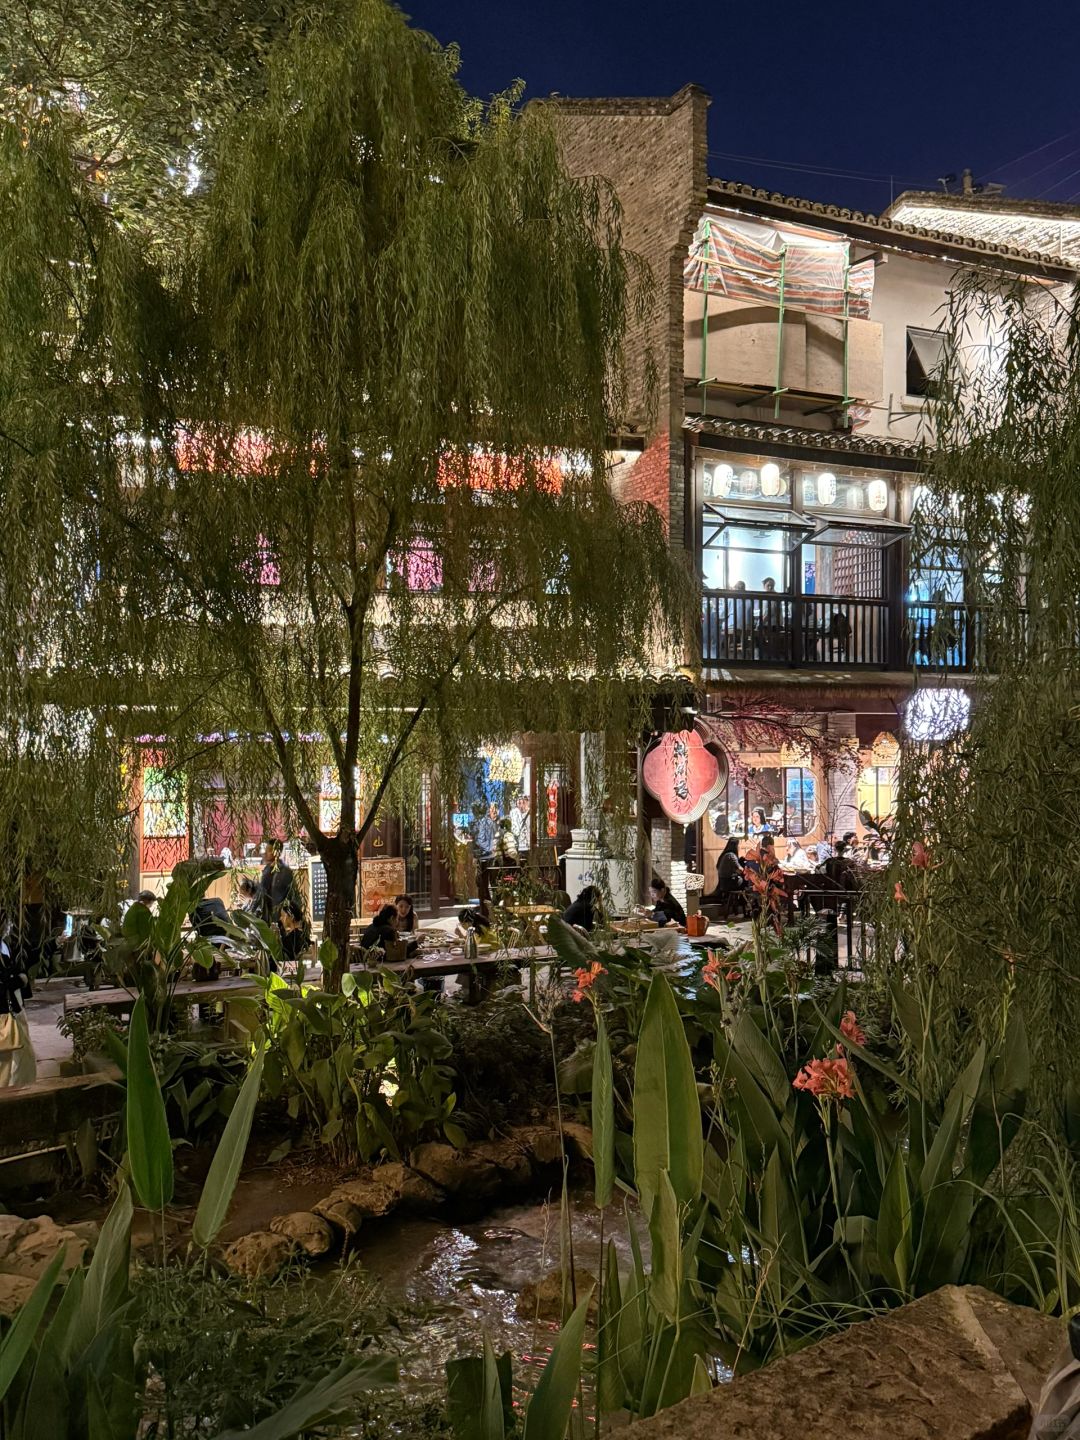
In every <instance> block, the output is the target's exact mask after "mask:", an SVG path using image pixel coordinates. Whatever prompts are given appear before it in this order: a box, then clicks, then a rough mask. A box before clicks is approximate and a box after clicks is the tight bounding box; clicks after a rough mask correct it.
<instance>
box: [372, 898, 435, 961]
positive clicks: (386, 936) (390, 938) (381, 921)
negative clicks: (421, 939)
mask: <svg viewBox="0 0 1080 1440" xmlns="http://www.w3.org/2000/svg"><path fill="white" fill-rule="evenodd" d="M398 928H399V927H398V912H397V906H396V905H384V906H383V907H382V909H381V910H380V911H379V913H378V914H377V915H376V916H375V918H374V919H373V920H372V922H371V924H370V925H369V926H368V927H367V929H366V930H365V931H364V933H363V934H362V935H361V936H360V948H361V950H382V951H383V952H384V953H385V952H386V947H387V945H388V944H393V943H394V942H395V941H396V940H397V939H398V938H399V936H398ZM419 949H420V947H419V945H417V943H416V941H415V940H410V941H409V943H408V945H407V947H406V950H405V954H406V955H407V956H408V957H409V958H410V959H411V958H412V956H413V955H415V954H416V952H417V951H418V950H419Z"/></svg>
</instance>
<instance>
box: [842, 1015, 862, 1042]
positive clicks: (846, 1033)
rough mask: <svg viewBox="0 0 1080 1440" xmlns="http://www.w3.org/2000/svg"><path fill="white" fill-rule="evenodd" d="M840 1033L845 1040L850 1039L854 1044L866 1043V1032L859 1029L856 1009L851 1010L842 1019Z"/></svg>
mask: <svg viewBox="0 0 1080 1440" xmlns="http://www.w3.org/2000/svg"><path fill="white" fill-rule="evenodd" d="M840 1034H841V1035H843V1037H844V1039H845V1040H850V1041H851V1043H852V1045H865V1044H866V1032H865V1031H864V1030H860V1029H859V1023H858V1021H857V1020H856V1019H855V1011H854V1010H849V1011H848V1012H847V1013H846V1014H845V1016H844V1018H843V1019H842V1020H841V1021H840ZM838 1048H839V1047H838Z"/></svg>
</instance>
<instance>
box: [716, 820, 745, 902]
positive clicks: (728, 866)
mask: <svg viewBox="0 0 1080 1440" xmlns="http://www.w3.org/2000/svg"><path fill="white" fill-rule="evenodd" d="M745 889H746V876H745V875H744V874H743V867H742V861H741V860H740V859H739V837H738V836H737V835H732V836H731V838H730V839H729V840H728V842H727V844H726V845H725V846H724V848H723V850H721V852H720V859H719V860H717V862H716V889H715V890H714V891H713V894H714V895H732V894H734V893H735V891H736V890H745Z"/></svg>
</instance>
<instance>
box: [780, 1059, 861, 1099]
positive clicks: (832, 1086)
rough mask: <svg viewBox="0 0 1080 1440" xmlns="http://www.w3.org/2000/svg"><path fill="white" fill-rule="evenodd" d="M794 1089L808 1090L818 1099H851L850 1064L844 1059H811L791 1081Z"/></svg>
mask: <svg viewBox="0 0 1080 1440" xmlns="http://www.w3.org/2000/svg"><path fill="white" fill-rule="evenodd" d="M791 1083H792V1085H794V1087H795V1089H796V1090H809V1092H810V1094H811V1095H814V1096H816V1097H817V1098H818V1099H819V1100H835V1101H837V1103H839V1102H840V1101H841V1100H853V1099H854V1098H855V1086H854V1084H853V1083H852V1075H851V1066H850V1065H849V1064H848V1062H847V1061H846V1060H844V1059H840V1060H811V1061H810V1062H809V1064H807V1065H804V1066H803V1068H802V1069H801V1070H800V1071H799V1073H798V1074H797V1075H796V1076H795V1079H794V1080H793V1081H792V1082H791Z"/></svg>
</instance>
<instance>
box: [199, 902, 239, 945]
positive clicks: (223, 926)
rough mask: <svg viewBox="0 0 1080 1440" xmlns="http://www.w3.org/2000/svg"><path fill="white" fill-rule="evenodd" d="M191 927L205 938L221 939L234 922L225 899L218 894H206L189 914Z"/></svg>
mask: <svg viewBox="0 0 1080 1440" xmlns="http://www.w3.org/2000/svg"><path fill="white" fill-rule="evenodd" d="M188 919H189V920H190V921H191V928H192V929H193V930H194V931H195V934H196V935H201V936H202V937H203V939H204V940H215V939H221V938H222V937H224V936H225V935H227V934H228V933H229V930H228V927H229V926H230V925H231V924H232V921H231V920H230V918H229V912H228V910H226V909H225V901H224V900H222V899H221V898H220V897H219V896H217V895H204V896H203V898H202V899H201V900H200V901H199V903H198V904H197V905H196V906H195V908H194V909H193V910H192V912H191V914H190V915H189V916H188Z"/></svg>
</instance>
